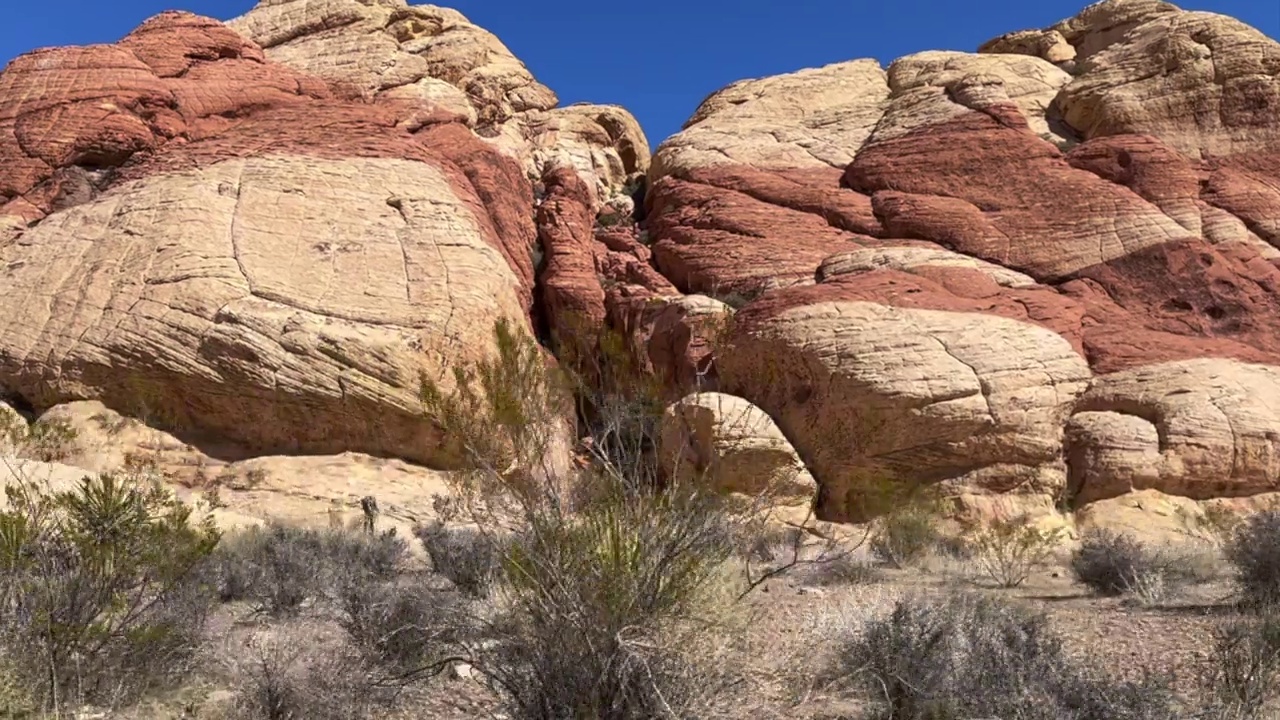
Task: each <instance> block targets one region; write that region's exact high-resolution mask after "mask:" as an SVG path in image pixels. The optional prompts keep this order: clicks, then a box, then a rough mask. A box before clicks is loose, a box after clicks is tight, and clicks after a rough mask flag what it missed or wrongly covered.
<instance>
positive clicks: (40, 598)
mask: <svg viewBox="0 0 1280 720" xmlns="http://www.w3.org/2000/svg"><path fill="white" fill-rule="evenodd" d="M7 494H8V500H9V504H8V507H7V509H5V510H3V511H0V655H3V656H4V657H8V658H21V662H15V663H14V665H13V667H14V672H15V674H16V675H17V680H18V681H19V682H20V683H21V684H23V685H24V686H25V687H26V688H27V689H28V691H29V694H30V697H32V698H33V699H34V700H36V701H38V702H40V703H52V704H54V705H57V704H65V703H67V702H106V703H113V702H118V701H124V700H126V699H128V698H129V697H133V696H136V695H137V694H139V693H141V692H144V691H146V690H148V689H150V688H152V687H155V686H161V685H164V684H165V683H167V682H170V681H172V680H174V679H176V678H179V677H181V676H183V675H184V674H185V672H187V670H189V668H190V665H191V662H192V659H193V657H194V655H195V653H196V651H197V649H198V648H199V646H200V643H201V640H202V638H203V632H204V621H205V617H206V615H207V612H208V610H209V609H210V606H211V605H212V595H211V593H210V592H209V590H208V588H206V587H205V586H204V585H203V584H202V582H201V579H202V577H203V574H202V572H201V571H200V570H201V566H202V565H203V563H204V562H205V561H206V560H207V558H208V557H209V555H210V553H212V552H213V550H214V547H215V546H216V545H217V543H218V539H219V535H218V532H217V531H216V530H215V529H214V526H213V523H212V517H211V516H210V515H208V514H207V513H205V514H202V515H197V514H196V513H195V510H194V509H193V508H192V507H191V506H188V505H186V504H184V503H182V502H180V501H178V500H177V499H175V498H174V497H173V496H172V494H170V493H169V492H168V491H166V490H165V489H164V488H163V487H162V486H161V485H160V479H159V477H158V476H157V475H156V474H155V472H154V469H153V468H149V467H146V466H145V465H143V464H140V463H136V462H134V463H130V464H129V465H128V466H127V467H126V468H125V469H124V470H122V471H120V472H117V473H107V474H101V475H97V476H86V477H85V478H83V479H82V480H81V481H80V482H79V483H78V484H77V485H76V486H75V487H74V488H73V489H71V490H67V491H61V492H55V491H52V490H49V489H46V488H44V487H41V486H38V485H36V484H35V483H30V482H22V481H20V482H18V483H16V484H13V485H10V486H9V487H8V488H7Z"/></svg>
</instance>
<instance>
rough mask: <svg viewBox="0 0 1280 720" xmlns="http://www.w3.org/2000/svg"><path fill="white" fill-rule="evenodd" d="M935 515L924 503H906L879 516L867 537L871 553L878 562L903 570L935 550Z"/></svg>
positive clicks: (937, 534) (937, 536) (937, 532)
mask: <svg viewBox="0 0 1280 720" xmlns="http://www.w3.org/2000/svg"><path fill="white" fill-rule="evenodd" d="M940 539H941V533H940V532H939V530H938V514H937V512H936V511H935V509H934V508H933V507H932V506H931V505H929V504H928V503H925V502H910V503H907V504H905V506H904V507H900V508H896V509H894V510H891V511H890V512H888V513H886V514H885V515H883V516H881V518H880V519H879V520H878V521H877V527H876V530H875V532H874V533H873V534H872V535H871V544H870V548H871V553H872V555H874V556H875V557H876V559H878V560H880V561H881V562H884V563H888V564H890V565H893V566H894V567H899V568H903V567H907V566H910V565H912V564H914V563H917V562H919V561H920V560H922V559H924V558H925V557H926V556H927V555H928V554H929V553H930V552H932V551H933V550H934V549H935V548H936V547H938V545H939V543H940Z"/></svg>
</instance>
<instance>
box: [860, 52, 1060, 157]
mask: <svg viewBox="0 0 1280 720" xmlns="http://www.w3.org/2000/svg"><path fill="white" fill-rule="evenodd" d="M888 79H889V87H890V89H891V90H892V91H893V101H892V103H891V104H890V111H889V114H888V115H887V116H886V122H884V123H882V124H881V126H880V127H878V128H877V129H876V131H875V133H874V134H873V136H872V140H873V141H883V140H887V139H891V138H893V137H898V136H900V135H905V134H906V133H907V132H910V131H911V130H913V129H916V128H920V127H925V126H929V125H936V124H939V123H941V122H944V121H945V120H946V119H948V118H950V117H954V116H957V115H960V114H963V113H965V112H967V111H969V110H980V109H982V108H983V107H985V106H987V105H992V104H997V103H1012V104H1014V105H1016V106H1017V107H1018V109H1019V110H1021V111H1022V115H1023V117H1025V118H1026V119H1027V124H1028V125H1029V126H1030V127H1031V131H1032V132H1034V133H1036V134H1037V135H1041V136H1046V135H1048V136H1050V137H1051V138H1052V139H1057V140H1061V139H1062V138H1061V137H1059V136H1058V135H1057V134H1055V133H1054V132H1053V129H1052V128H1050V126H1049V123H1048V120H1047V119H1046V115H1047V113H1048V110H1049V106H1050V104H1051V103H1052V102H1053V99H1054V98H1055V97H1056V96H1057V95H1058V91H1059V90H1061V88H1062V87H1063V86H1064V85H1066V84H1067V83H1068V82H1070V81H1071V76H1070V75H1069V74H1067V73H1066V72H1064V71H1063V70H1061V69H1060V68H1058V67H1055V66H1054V65H1053V64H1052V63H1050V62H1048V61H1047V60H1042V59H1040V58H1038V57H1030V56H1027V55H975V54H973V53H962V52H950V51H929V52H922V53H916V54H914V55H907V56H906V57H903V58H899V59H898V60H895V61H894V62H893V64H891V65H890V66H889V71H888ZM904 109H909V110H910V112H904Z"/></svg>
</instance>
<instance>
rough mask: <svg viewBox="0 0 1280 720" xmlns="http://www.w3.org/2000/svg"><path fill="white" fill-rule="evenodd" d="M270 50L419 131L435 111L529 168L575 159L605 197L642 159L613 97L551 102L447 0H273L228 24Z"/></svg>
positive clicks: (645, 158)
mask: <svg viewBox="0 0 1280 720" xmlns="http://www.w3.org/2000/svg"><path fill="white" fill-rule="evenodd" d="M228 24H229V25H230V26H231V27H233V28H235V29H236V30H237V31H239V32H240V33H242V34H244V35H245V36H247V37H249V38H250V39H252V40H254V41H255V42H257V43H258V44H260V45H262V46H263V48H264V49H265V50H266V54H267V57H268V58H269V59H271V60H274V61H276V62H280V63H284V64H285V65H288V66H290V67H292V68H295V69H298V70H301V71H303V72H306V73H309V74H312V75H317V76H319V77H322V78H325V79H328V80H333V81H337V82H339V83H341V84H343V85H346V86H348V87H350V88H352V89H353V90H357V91H359V92H361V93H363V94H365V95H367V96H372V97H376V98H378V99H379V100H389V101H394V102H397V103H399V104H400V105H402V106H403V107H404V120H403V123H404V124H405V125H406V126H407V127H409V128H410V129H416V128H417V127H420V126H421V125H423V124H424V123H426V122H428V121H435V120H438V119H439V116H440V115H441V114H444V115H446V116H453V117H456V118H457V119H459V120H462V121H464V122H466V123H468V124H470V125H472V126H474V127H475V128H477V130H480V131H481V136H482V137H484V138H486V139H487V140H489V141H490V142H492V143H493V144H494V145H496V146H497V147H498V148H500V149H502V150H503V151H504V152H506V153H507V154H509V155H511V156H512V157H515V158H517V159H519V160H520V161H521V162H522V164H523V165H524V167H525V170H526V171H527V172H528V174H529V175H530V176H532V177H541V176H542V174H543V173H544V172H545V170H546V169H547V167H548V165H549V164H551V163H553V162H564V163H569V164H570V165H572V166H573V167H575V168H577V170H578V171H579V173H580V174H581V175H582V177H583V180H584V181H586V182H587V185H588V187H591V188H592V189H593V190H595V191H596V193H597V197H596V199H597V200H598V201H601V202H602V201H604V200H606V199H608V197H609V196H610V195H612V194H614V193H616V192H617V191H618V190H619V189H621V188H622V186H623V185H624V184H626V182H627V180H628V179H629V178H630V177H631V176H633V175H634V174H635V173H637V172H644V171H645V170H646V169H647V168H648V163H649V145H648V142H647V141H646V140H645V137H644V133H643V132H642V131H641V130H640V125H639V123H637V122H636V120H635V118H634V117H632V116H631V114H630V113H629V112H627V111H626V110H624V109H622V108H620V107H617V106H612V105H572V106H569V107H565V108H556V103H557V99H556V95H555V93H554V92H552V91H551V89H550V88H548V87H546V86H545V85H542V84H541V83H539V82H537V81H536V80H535V79H534V77H533V75H531V74H530V73H529V70H528V68H527V67H525V65H524V63H522V62H520V60H519V59H518V58H516V57H515V55H513V54H512V53H511V51H510V50H509V49H508V48H507V47H506V45H504V44H503V43H502V41H500V40H499V39H498V38H497V36H495V35H494V34H493V33H490V32H489V31H488V30H485V29H484V28H481V27H479V26H477V25H475V24H473V23H471V22H470V21H469V20H467V18H466V17H465V16H464V15H462V14H461V13H459V12H457V11H456V10H451V9H448V8H442V7H437V6H434V5H407V4H406V3H405V2H404V0H271V1H269V2H260V3H259V4H258V6H257V7H255V8H254V9H252V10H250V11H249V12H248V13H245V14H244V15H242V16H241V17H238V18H236V19H234V20H231V21H229V22H228Z"/></svg>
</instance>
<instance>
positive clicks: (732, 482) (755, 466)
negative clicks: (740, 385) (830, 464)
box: [661, 392, 817, 505]
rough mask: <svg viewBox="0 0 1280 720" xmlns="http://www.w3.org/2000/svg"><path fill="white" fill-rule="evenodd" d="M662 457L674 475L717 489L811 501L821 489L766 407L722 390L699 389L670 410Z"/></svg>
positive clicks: (794, 501)
mask: <svg viewBox="0 0 1280 720" xmlns="http://www.w3.org/2000/svg"><path fill="white" fill-rule="evenodd" d="M661 445H662V454H663V455H662V457H663V464H664V467H665V468H666V471H667V472H668V473H670V474H671V475H672V476H674V477H681V478H687V479H693V480H696V481H698V482H704V483H706V484H707V485H709V486H710V487H711V488H713V489H714V490H715V491H717V492H726V493H738V494H743V495H747V496H752V497H772V498H776V499H777V500H779V501H781V502H783V503H788V501H789V503H790V504H798V505H808V504H811V503H812V502H813V498H814V494H815V491H816V489H817V487H816V484H815V483H814V480H813V477H812V476H811V475H810V474H809V472H808V470H806V469H805V467H804V463H802V462H800V458H799V457H798V456H797V455H796V451H795V449H794V448H792V447H791V443H790V442H788V441H787V438H786V436H784V435H783V434H782V432H781V431H780V430H778V427H777V425H775V424H774V422H773V420H772V418H770V417H769V415H768V414H766V413H765V412H764V411H763V410H761V409H760V408H758V407H756V406H755V405H752V404H751V403H749V402H747V401H746V400H743V399H742V398H739V397H734V396H732V395H725V394H723V393H716V392H708V393H695V394H693V395H690V396H688V397H686V398H684V399H682V400H680V401H679V402H677V403H674V404H672V405H671V406H670V407H669V408H667V412H666V413H665V415H664V416H663V420H662V441H661Z"/></svg>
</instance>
